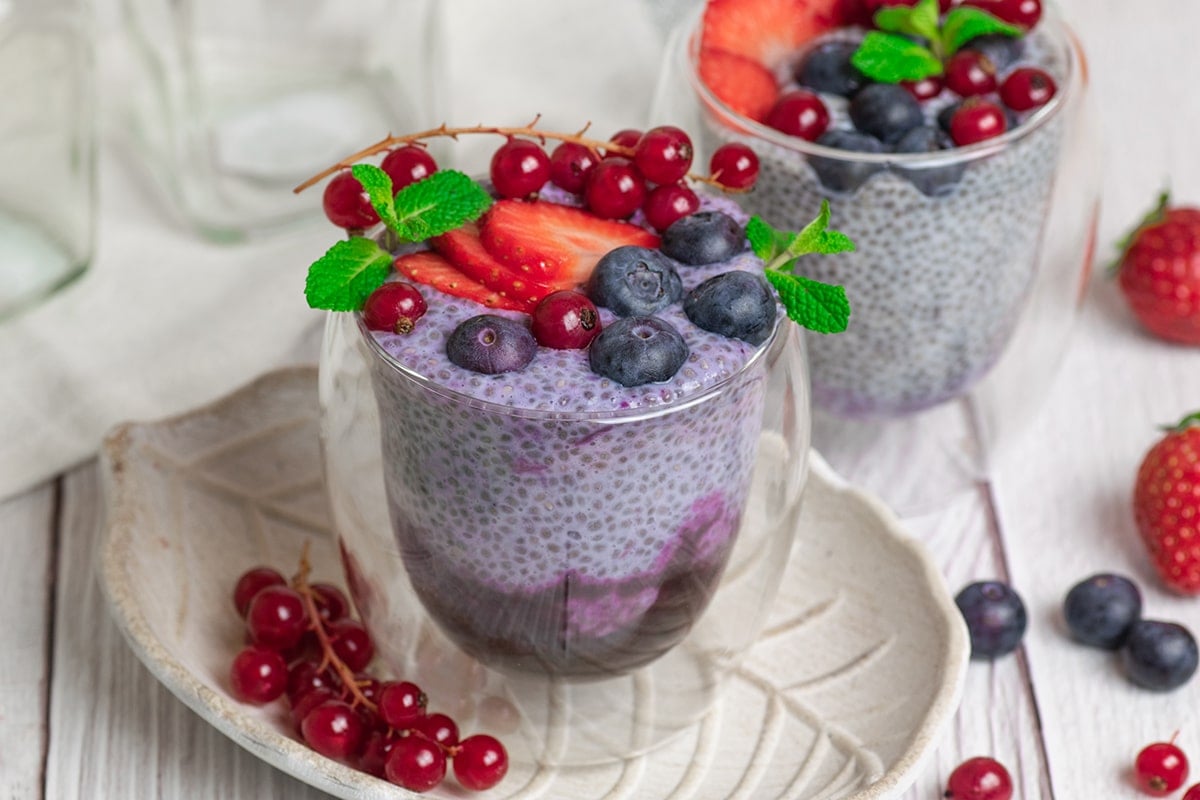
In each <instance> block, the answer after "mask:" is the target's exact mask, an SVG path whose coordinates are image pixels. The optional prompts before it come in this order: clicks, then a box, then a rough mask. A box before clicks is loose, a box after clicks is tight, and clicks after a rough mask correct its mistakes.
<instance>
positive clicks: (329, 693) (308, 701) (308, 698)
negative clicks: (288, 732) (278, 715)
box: [292, 689, 342, 736]
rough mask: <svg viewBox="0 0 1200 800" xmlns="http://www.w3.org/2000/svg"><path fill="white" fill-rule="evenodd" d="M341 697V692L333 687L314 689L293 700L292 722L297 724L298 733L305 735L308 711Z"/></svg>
mask: <svg viewBox="0 0 1200 800" xmlns="http://www.w3.org/2000/svg"><path fill="white" fill-rule="evenodd" d="M341 699H342V698H341V694H340V693H339V692H337V691H334V690H333V689H313V690H312V691H310V692H306V693H305V694H302V695H299V696H298V697H297V698H296V699H295V700H293V701H292V724H293V725H295V726H296V733H299V734H300V735H301V736H303V735H304V732H303V724H304V718H305V717H307V716H308V712H310V711H312V710H313V709H314V708H316V707H317V706H319V705H321V704H323V703H327V702H329V701H330V700H341Z"/></svg>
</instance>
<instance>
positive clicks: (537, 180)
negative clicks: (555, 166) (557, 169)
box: [491, 139, 550, 197]
mask: <svg viewBox="0 0 1200 800" xmlns="http://www.w3.org/2000/svg"><path fill="white" fill-rule="evenodd" d="M491 178H492V185H493V186H495V187H496V191H497V192H498V193H499V194H500V195H502V196H504V197H529V196H530V195H532V194H535V193H537V192H538V191H540V190H541V188H542V187H543V186H545V185H546V181H548V180H550V157H549V156H547V155H546V151H545V150H543V149H542V148H541V146H540V145H538V144H537V143H536V142H531V141H529V140H528V139H509V140H508V141H507V142H505V143H504V144H502V145H500V147H499V149H497V150H496V152H495V153H493V154H492V166H491Z"/></svg>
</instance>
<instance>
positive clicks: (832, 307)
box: [766, 270, 850, 333]
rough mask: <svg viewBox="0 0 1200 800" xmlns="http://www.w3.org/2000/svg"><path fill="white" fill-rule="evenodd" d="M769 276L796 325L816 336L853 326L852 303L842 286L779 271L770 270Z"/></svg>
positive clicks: (768, 278)
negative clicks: (851, 317)
mask: <svg viewBox="0 0 1200 800" xmlns="http://www.w3.org/2000/svg"><path fill="white" fill-rule="evenodd" d="M766 275H767V280H769V281H770V282H771V285H772V286H774V287H775V291H777V292H779V299H780V300H781V301H782V302H783V307H784V308H785V309H787V315H788V317H789V318H790V319H791V320H792V321H793V322H795V323H796V324H797V325H799V326H801V327H803V328H807V329H808V330H810V331H816V332H817V333H841V332H842V331H844V330H846V326H847V325H849V324H850V301H849V300H847V299H846V290H845V289H843V288H842V287H841V286H831V285H829V284H827V283H821V282H820V281H814V280H812V279H811V278H805V277H804V276H803V275H792V274H789V273H786V272H780V271H778V270H767V273H766Z"/></svg>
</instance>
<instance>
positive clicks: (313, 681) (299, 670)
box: [287, 659, 341, 706]
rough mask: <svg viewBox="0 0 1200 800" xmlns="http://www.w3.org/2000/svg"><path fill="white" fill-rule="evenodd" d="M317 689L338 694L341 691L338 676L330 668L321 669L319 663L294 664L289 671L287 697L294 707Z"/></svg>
mask: <svg viewBox="0 0 1200 800" xmlns="http://www.w3.org/2000/svg"><path fill="white" fill-rule="evenodd" d="M315 689H328V690H330V691H331V692H336V691H339V690H340V689H341V684H340V683H339V682H338V679H337V676H336V675H335V674H334V673H333V671H332V670H331V669H329V668H326V669H321V664H320V662H319V661H314V660H310V659H303V660H301V661H297V662H296V663H294V664H292V667H291V669H290V670H288V679H287V696H288V702H290V703H291V704H292V705H293V706H294V705H295V704H296V703H297V702H299V700H300V699H301V698H302V697H304V696H305V695H306V694H308V693H309V692H311V691H313V690H315Z"/></svg>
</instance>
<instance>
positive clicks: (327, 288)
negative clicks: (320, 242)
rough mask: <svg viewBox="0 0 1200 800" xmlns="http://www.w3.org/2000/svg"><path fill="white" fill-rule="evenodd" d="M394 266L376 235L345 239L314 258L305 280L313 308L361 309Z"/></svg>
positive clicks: (307, 297)
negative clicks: (373, 237) (374, 237)
mask: <svg viewBox="0 0 1200 800" xmlns="http://www.w3.org/2000/svg"><path fill="white" fill-rule="evenodd" d="M391 269H392V257H391V256H390V255H389V254H388V253H386V252H384V251H383V249H381V248H380V247H379V245H377V244H376V243H375V240H374V239H366V238H363V237H361V236H355V237H353V238H350V239H343V240H341V241H340V242H337V243H336V244H334V246H333V247H331V248H329V250H327V251H326V252H325V255H323V256H321V257H320V258H319V259H317V260H316V261H314V262H313V263H312V265H311V266H309V268H308V278H307V280H305V282H304V297H305V298H306V299H307V300H308V305H309V306H310V307H311V308H324V309H328V310H329V311H358V310H359V309H360V308H362V306H363V303H364V302H366V300H367V296H368V295H370V294H371V292H373V291H375V290H376V289H378V288H379V286H380V284H382V283H383V282H384V281H385V280H386V279H387V276H388V273H389V272H391Z"/></svg>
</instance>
